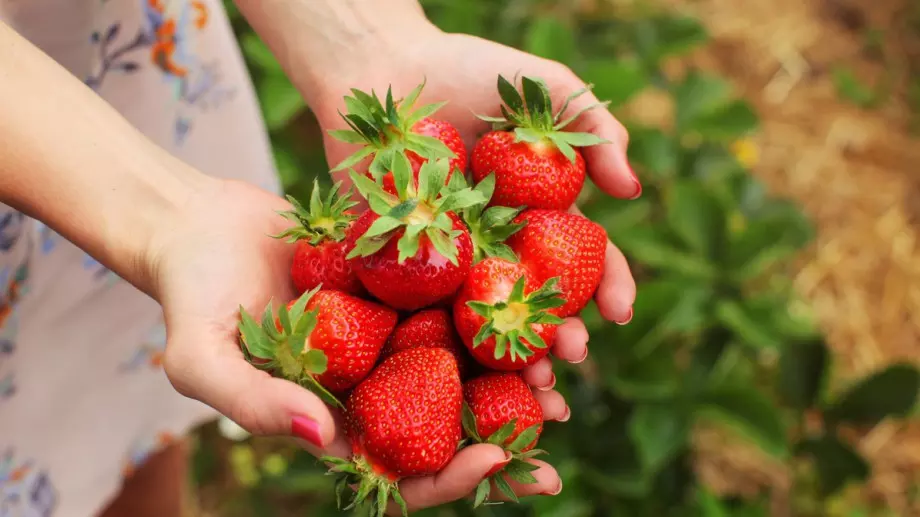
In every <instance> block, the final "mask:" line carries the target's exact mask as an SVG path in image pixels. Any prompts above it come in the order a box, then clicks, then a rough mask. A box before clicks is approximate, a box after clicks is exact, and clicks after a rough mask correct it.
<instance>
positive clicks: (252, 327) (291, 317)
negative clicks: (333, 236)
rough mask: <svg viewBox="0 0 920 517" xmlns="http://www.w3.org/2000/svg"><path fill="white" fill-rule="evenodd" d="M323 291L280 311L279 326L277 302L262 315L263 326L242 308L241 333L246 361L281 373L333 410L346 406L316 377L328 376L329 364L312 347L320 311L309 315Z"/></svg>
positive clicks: (269, 304) (299, 299) (303, 298)
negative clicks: (309, 308) (309, 306)
mask: <svg viewBox="0 0 920 517" xmlns="http://www.w3.org/2000/svg"><path fill="white" fill-rule="evenodd" d="M319 290H320V287H316V288H315V289H313V290H312V291H307V292H305V293H304V294H303V295H301V297H300V298H298V299H297V301H296V302H294V305H292V306H291V308H290V310H288V307H287V306H286V305H282V306H281V307H280V308H279V309H278V314H277V318H278V323H279V324H280V325H281V330H279V329H278V326H277V324H276V323H275V313H274V311H273V310H272V305H273V302H272V301H269V302H268V305H267V306H266V307H265V310H264V311H263V313H262V320H261V323H259V322H256V320H255V319H254V318H253V317H252V316H250V315H249V313H248V312H246V309H244V308H243V307H242V306H240V323H239V330H240V336H241V338H242V342H243V352H244V355H245V356H246V359H247V360H249V362H250V363H251V364H253V365H254V366H256V367H257V368H261V369H264V370H269V371H273V372H278V373H280V374H281V376H282V377H284V378H285V379H287V380H289V381H292V382H296V383H297V384H299V385H301V386H303V387H305V388H307V389H309V390H310V391H312V392H314V393H316V395H317V396H319V397H320V398H321V399H323V401H324V402H326V403H327V404H329V405H331V406H337V407H343V406H342V403H341V402H339V400H338V399H337V398H336V397H335V395H333V394H332V393H330V392H329V391H328V390H327V389H326V388H324V387H323V386H322V385H321V384H320V383H319V382H318V381H317V380H316V376H317V375H320V374H322V373H324V372H325V371H326V367H327V364H328V360H327V358H326V354H325V353H324V352H323V351H322V350H316V349H311V348H310V347H309V338H310V334H311V333H312V332H313V329H314V328H315V327H316V321H317V316H318V314H319V310H317V309H314V310H312V311H307V310H306V307H307V303H308V302H309V301H310V298H312V297H313V295H315V294H316V293H317V292H318V291H319Z"/></svg>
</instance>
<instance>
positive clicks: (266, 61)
mask: <svg viewBox="0 0 920 517" xmlns="http://www.w3.org/2000/svg"><path fill="white" fill-rule="evenodd" d="M240 48H241V49H242V50H243V55H244V56H246V60H247V61H249V62H250V63H253V64H255V65H256V66H257V67H259V68H261V69H262V70H263V71H265V72H266V73H268V74H283V73H284V69H283V68H281V63H279V62H278V59H277V58H275V55H274V54H272V51H271V49H269V48H268V45H266V44H265V42H263V41H262V38H260V37H259V35H258V34H256V33H255V32H247V33H246V34H244V35H243V36H241V37H240Z"/></svg>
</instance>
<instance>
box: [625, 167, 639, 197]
mask: <svg viewBox="0 0 920 517" xmlns="http://www.w3.org/2000/svg"><path fill="white" fill-rule="evenodd" d="M627 167H629V165H627ZM629 173H630V174H631V175H632V181H633V184H634V185H635V189H636V190H635V193H634V194H633V195H632V197H630V198H629V199H639V197H640V196H642V183H640V182H639V177H638V176H636V171H634V170H633V169H632V167H629Z"/></svg>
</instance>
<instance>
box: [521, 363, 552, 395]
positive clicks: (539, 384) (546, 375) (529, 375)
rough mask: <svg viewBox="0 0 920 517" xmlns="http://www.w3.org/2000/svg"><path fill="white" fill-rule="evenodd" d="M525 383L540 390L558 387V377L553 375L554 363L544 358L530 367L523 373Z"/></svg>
mask: <svg viewBox="0 0 920 517" xmlns="http://www.w3.org/2000/svg"><path fill="white" fill-rule="evenodd" d="M521 377H523V378H524V382H526V383H527V384H529V385H531V386H533V387H535V388H537V389H538V390H550V389H553V386H555V385H556V375H555V374H554V373H553V362H552V361H551V360H550V359H549V358H548V357H544V358H543V359H540V360H539V361H537V362H535V363H534V364H532V365H530V366H528V367H527V368H525V369H524V371H522V372H521Z"/></svg>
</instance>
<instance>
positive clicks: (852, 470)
mask: <svg viewBox="0 0 920 517" xmlns="http://www.w3.org/2000/svg"><path fill="white" fill-rule="evenodd" d="M796 452H797V453H798V454H801V455H803V456H809V457H811V458H812V459H813V460H814V462H815V470H816V471H817V473H818V483H819V486H820V488H821V492H822V494H823V495H824V496H829V495H832V494H835V493H837V492H838V491H840V489H842V488H843V487H844V486H846V484H847V483H848V482H851V481H865V480H866V479H867V478H868V477H869V473H870V467H869V464H868V463H867V462H866V460H864V459H863V458H862V456H860V455H859V453H858V452H856V451H855V450H853V448H852V447H850V446H849V445H847V444H845V443H843V442H841V441H840V440H838V439H837V438H836V437H835V436H833V435H824V436H821V437H819V438H806V439H805V440H803V441H802V442H801V443H800V444H799V445H798V447H797V451H796Z"/></svg>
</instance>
